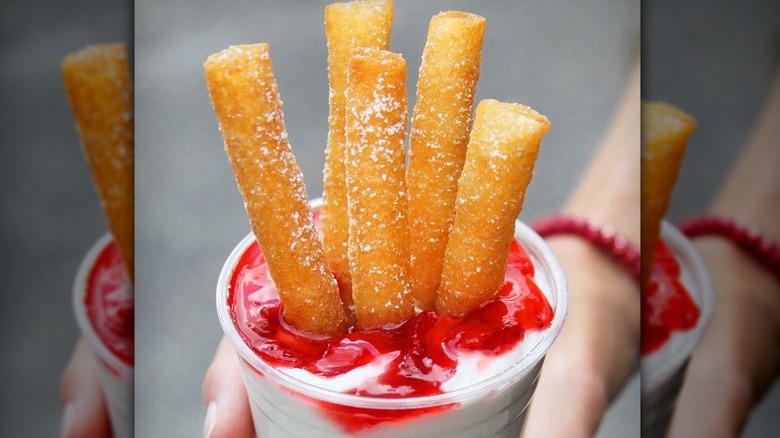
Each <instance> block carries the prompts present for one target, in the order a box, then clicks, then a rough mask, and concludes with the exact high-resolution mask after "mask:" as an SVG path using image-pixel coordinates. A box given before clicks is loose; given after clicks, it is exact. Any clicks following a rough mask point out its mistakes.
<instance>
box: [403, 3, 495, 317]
mask: <svg viewBox="0 0 780 438" xmlns="http://www.w3.org/2000/svg"><path fill="white" fill-rule="evenodd" d="M484 31H485V19H484V18H483V17H480V16H479V15H474V14H469V13H465V12H459V11H448V12H442V13H439V14H438V15H435V16H434V17H433V18H432V19H431V22H430V25H429V26H428V40H427V42H426V43H425V49H424V50H423V55H422V64H421V65H420V73H419V78H418V80H417V103H416V104H415V107H414V116H413V117H412V134H411V142H410V151H409V168H408V170H407V173H406V183H407V186H408V189H409V232H410V251H411V270H410V275H411V288H412V292H413V294H414V297H415V300H416V302H417V305H418V306H419V307H420V308H422V309H433V308H434V306H435V304H436V291H437V290H438V289H439V283H440V281H441V268H442V264H443V263H444V250H445V248H446V246H447V238H448V236H449V231H450V227H451V226H452V219H453V217H454V215H455V196H456V195H457V192H458V178H459V177H460V172H461V169H462V168H463V160H464V158H465V156H466V144H467V143H468V141H469V130H470V129H471V111H472V107H473V105H474V92H475V91H476V88H477V80H478V79H479V61H480V55H481V53H482V36H483V34H484Z"/></svg>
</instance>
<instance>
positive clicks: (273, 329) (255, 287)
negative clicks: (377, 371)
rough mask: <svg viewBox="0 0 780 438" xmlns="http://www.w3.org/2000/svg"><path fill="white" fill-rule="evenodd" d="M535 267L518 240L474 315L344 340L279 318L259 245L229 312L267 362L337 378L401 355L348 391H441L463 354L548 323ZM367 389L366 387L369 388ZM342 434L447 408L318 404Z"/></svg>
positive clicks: (387, 394) (238, 274) (497, 348)
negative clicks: (297, 328) (315, 335)
mask: <svg viewBox="0 0 780 438" xmlns="http://www.w3.org/2000/svg"><path fill="white" fill-rule="evenodd" d="M533 275H534V266H533V264H532V262H531V260H530V258H529V256H528V254H527V253H526V252H525V250H524V249H523V248H522V247H521V246H520V245H519V244H518V243H517V242H516V241H513V242H512V245H511V251H510V256H509V263H508V267H507V273H506V277H505V283H504V285H503V286H502V288H501V290H500V291H499V293H498V295H497V297H496V298H494V299H493V300H491V301H489V302H487V303H485V304H484V305H483V306H482V307H480V308H479V309H477V310H475V311H474V312H472V313H471V314H469V315H467V316H465V317H462V318H455V317H451V316H442V315H438V314H437V313H436V312H434V311H426V312H422V313H419V314H417V315H416V317H415V318H413V319H411V320H409V321H407V322H406V323H404V324H402V325H401V326H399V327H395V328H392V329H384V328H383V329H375V330H365V331H358V330H355V329H354V328H351V329H350V330H349V332H348V333H347V334H345V335H344V336H343V337H341V338H332V339H312V338H309V337H305V336H301V335H300V334H298V333H295V332H293V331H290V330H289V329H288V328H287V325H286V324H284V323H283V322H281V321H280V303H279V299H278V295H277V292H276V289H275V287H274V285H273V282H272V281H271V279H270V277H269V274H268V269H267V264H266V261H265V257H264V255H263V253H262V251H261V250H260V247H259V246H258V245H257V243H256V242H253V243H252V244H251V245H250V246H249V247H248V248H247V249H246V250H245V251H244V253H243V254H242V255H241V257H240V259H239V261H238V264H237V265H236V268H235V269H234V271H233V274H232V277H231V280H230V290H229V294H228V305H229V307H230V314H231V317H232V319H233V321H234V322H235V325H236V327H237V328H238V331H239V333H240V334H241V336H242V338H243V339H244V341H245V342H246V343H247V345H249V346H250V347H251V348H252V350H254V352H255V353H256V354H257V355H258V356H260V357H261V358H262V359H263V360H264V361H265V362H267V363H268V364H270V365H272V366H274V367H277V368H302V369H305V370H307V371H309V372H311V373H313V374H316V375H318V376H322V377H326V378H327V377H333V376H337V375H340V374H343V373H346V372H349V371H350V370H353V369H355V368H356V367H359V366H362V365H365V364H368V363H370V362H372V361H373V360H374V359H375V358H376V357H378V356H381V355H385V354H388V353H395V352H397V357H396V358H395V359H394V360H392V361H391V362H390V363H389V365H388V366H387V367H386V371H385V372H384V373H382V374H381V375H379V376H378V377H375V378H374V379H373V380H372V381H370V382H363V384H361V386H360V388H357V387H356V388H353V389H350V390H348V391H346V393H349V394H356V395H365V396H372V397H383V398H402V397H418V396H427V395H434V394H440V393H442V390H441V384H442V383H443V382H445V381H447V380H448V379H449V378H451V377H452V376H453V374H454V373H455V369H456V366H457V360H458V359H457V358H458V356H459V354H460V353H462V352H480V353H482V354H484V355H486V356H497V355H500V354H502V353H505V352H507V351H509V350H511V349H512V348H513V347H515V346H516V345H517V344H518V343H520V342H521V341H522V340H523V337H524V335H525V333H526V331H527V330H541V329H545V328H547V327H549V325H550V323H551V321H552V318H553V311H552V308H551V307H550V304H549V303H548V302H547V299H546V298H545V296H544V294H543V293H542V292H541V290H539V288H538V287H537V285H536V284H535V283H534V281H533ZM366 388H368V389H366ZM315 403H318V404H320V406H321V408H322V409H323V411H325V412H327V413H328V415H329V416H330V417H331V418H332V419H334V420H335V421H336V422H337V423H338V424H339V425H340V426H341V427H342V429H344V430H345V431H347V432H349V433H355V432H358V431H360V430H364V429H366V428H369V427H371V426H374V425H376V424H379V423H383V422H387V421H401V420H404V419H409V418H414V417H417V416H420V415H424V414H426V413H428V412H431V411H433V410H445V409H449V408H451V407H453V406H454V405H445V406H439V407H436V408H433V409H430V408H429V409H408V410H378V409H362V408H355V407H348V406H340V405H335V404H332V403H327V402H322V401H315Z"/></svg>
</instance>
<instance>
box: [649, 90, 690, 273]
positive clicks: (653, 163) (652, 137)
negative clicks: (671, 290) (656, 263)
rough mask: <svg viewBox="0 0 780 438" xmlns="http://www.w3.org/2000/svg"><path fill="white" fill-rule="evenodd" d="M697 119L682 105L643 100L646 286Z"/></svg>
mask: <svg viewBox="0 0 780 438" xmlns="http://www.w3.org/2000/svg"><path fill="white" fill-rule="evenodd" d="M695 129H696V121H695V120H694V119H693V118H692V117H691V116H689V115H688V114H685V113H684V112H682V111H680V110H679V109H677V108H675V107H673V106H671V105H669V104H666V103H659V102H642V178H641V190H642V195H641V196H642V208H641V211H642V237H641V239H642V242H641V245H642V286H643V287H644V285H645V282H646V281H647V278H648V277H649V275H650V270H651V268H652V265H653V256H654V254H655V244H656V241H657V240H658V237H659V234H660V230H661V220H662V219H663V217H664V215H665V214H666V209H667V208H668V207H669V200H670V198H671V196H672V188H674V183H675V182H676V181H677V173H678V171H679V169H680V162H681V161H682V157H683V154H684V153H685V145H686V143H687V141H688V137H689V136H690V135H691V134H692V133H693V131H694V130H695Z"/></svg>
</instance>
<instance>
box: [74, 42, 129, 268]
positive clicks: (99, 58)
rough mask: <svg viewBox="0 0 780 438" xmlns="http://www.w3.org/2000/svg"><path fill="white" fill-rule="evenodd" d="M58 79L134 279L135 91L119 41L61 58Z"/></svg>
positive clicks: (104, 209) (117, 241)
mask: <svg viewBox="0 0 780 438" xmlns="http://www.w3.org/2000/svg"><path fill="white" fill-rule="evenodd" d="M62 77H63V79H64V81H65V91H66V93H67V95H68V100H69V101H70V108H71V112H72V113H73V117H74V118H75V119H76V126H77V127H78V131H79V134H80V136H81V144H82V148H83V151H84V155H85V156H86V158H87V162H88V163H89V168H90V171H91V172H92V179H93V181H94V183H95V186H96V187H97V191H98V194H99V195H100V200H101V204H102V205H103V212H104V214H105V215H106V219H107V220H108V228H109V230H111V234H112V235H113V236H114V240H115V241H116V244H117V245H118V246H119V250H120V251H121V253H122V258H123V259H124V262H125V266H126V267H127V273H128V274H129V275H130V278H133V271H134V269H133V266H134V259H133V252H134V250H133V90H132V82H131V79H130V68H129V66H128V61H127V47H126V46H125V44H123V43H116V44H104V45H97V46H89V47H86V48H84V49H82V50H79V51H78V52H74V53H71V54H70V55H68V56H67V57H65V59H64V60H63V61H62Z"/></svg>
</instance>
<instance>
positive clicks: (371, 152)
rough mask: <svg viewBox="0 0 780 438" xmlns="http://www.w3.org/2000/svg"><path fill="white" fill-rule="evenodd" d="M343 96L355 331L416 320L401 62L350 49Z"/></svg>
mask: <svg viewBox="0 0 780 438" xmlns="http://www.w3.org/2000/svg"><path fill="white" fill-rule="evenodd" d="M348 83H349V85H348V88H347V93H346V98H347V106H346V118H345V121H346V125H345V133H346V140H347V154H346V158H347V160H346V177H347V178H346V182H347V204H348V212H349V245H348V256H349V262H350V269H351V271H352V297H353V300H354V303H355V315H356V318H357V325H358V327H359V328H374V327H379V326H384V325H387V324H398V323H401V322H404V321H406V320H407V319H409V318H410V317H412V316H413V315H414V304H413V300H412V297H411V295H410V291H409V284H408V278H407V277H408V271H409V231H408V225H407V221H406V209H407V198H406V184H405V181H404V162H405V151H404V137H405V135H406V123H407V99H406V62H405V61H404V59H403V57H401V55H398V54H395V53H391V52H387V51H384V50H378V49H365V48H363V49H355V50H353V52H352V58H351V61H350V67H349V82H348Z"/></svg>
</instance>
